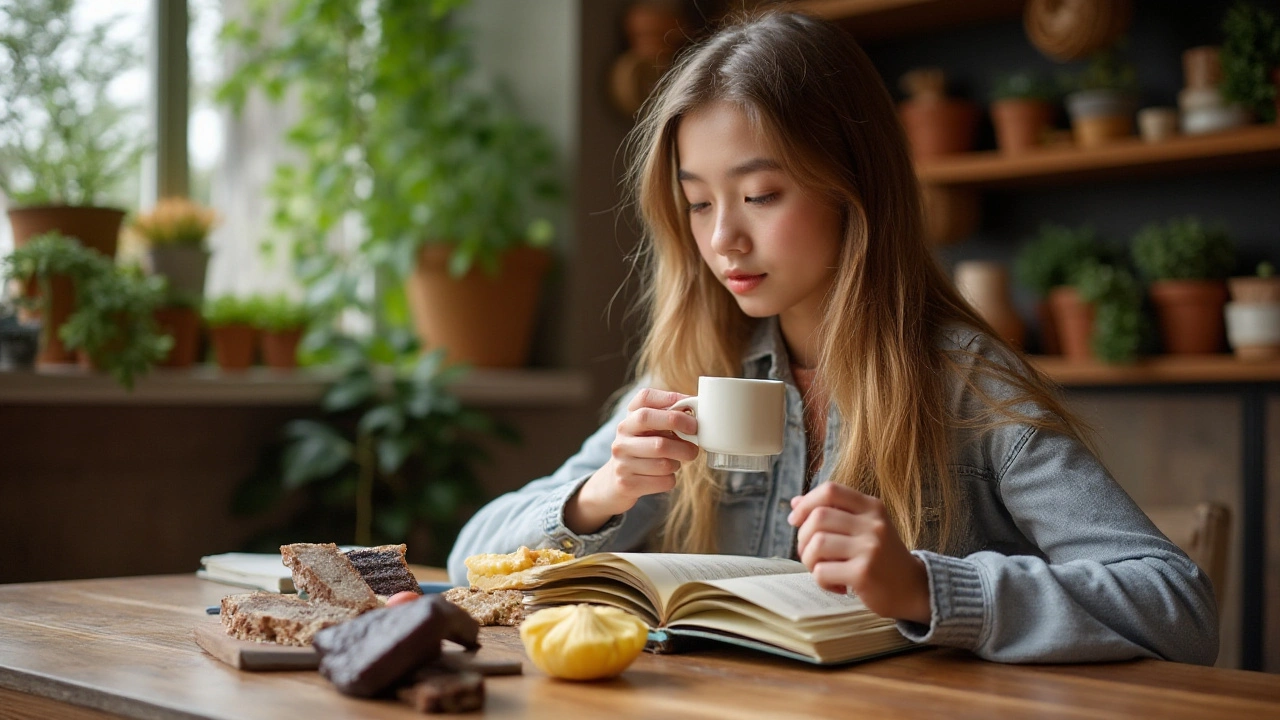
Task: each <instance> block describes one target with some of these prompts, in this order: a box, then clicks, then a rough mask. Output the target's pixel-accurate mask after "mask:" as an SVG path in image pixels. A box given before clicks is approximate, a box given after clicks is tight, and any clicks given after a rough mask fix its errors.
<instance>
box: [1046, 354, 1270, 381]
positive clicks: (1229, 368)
mask: <svg viewBox="0 0 1280 720" xmlns="http://www.w3.org/2000/svg"><path fill="white" fill-rule="evenodd" d="M1030 360H1031V362H1032V364H1033V365H1035V366H1036V367H1037V368H1038V369H1039V370H1040V371H1041V372H1043V373H1045V374H1046V375H1048V376H1049V377H1051V378H1053V380H1055V381H1056V382H1058V383H1059V384H1060V385H1063V386H1066V387H1072V386H1098V385H1177V384H1184V385H1191V384H1216V383H1224V384H1227V383H1276V382H1280V359H1275V360H1261V361H1243V360H1237V359H1236V357H1235V356H1234V355H1225V354H1223V355H1159V356H1155V357H1150V358H1145V359H1143V360H1141V361H1139V362H1138V363H1136V364H1134V365H1106V364H1103V363H1100V362H1097V361H1073V360H1067V359H1065V358H1062V357H1056V356H1048V355H1032V356H1030Z"/></svg>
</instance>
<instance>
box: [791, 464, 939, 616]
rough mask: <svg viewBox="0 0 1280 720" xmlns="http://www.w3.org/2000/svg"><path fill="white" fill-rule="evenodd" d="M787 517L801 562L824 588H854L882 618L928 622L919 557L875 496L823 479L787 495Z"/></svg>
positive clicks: (926, 591)
mask: <svg viewBox="0 0 1280 720" xmlns="http://www.w3.org/2000/svg"><path fill="white" fill-rule="evenodd" d="M787 522H789V523H791V525H793V526H795V527H797V528H799V534H798V536H797V542H796V548H797V550H796V551H797V552H798V553H799V555H800V561H801V562H803V563H804V564H805V567H807V568H809V572H811V573H813V577H814V579H815V580H817V581H818V584H819V585H821V586H822V587H823V588H824V589H826V590H829V591H831V592H837V593H844V592H847V591H853V592H854V593H856V594H857V596H858V597H859V598H861V599H862V602H863V603H865V604H866V606H867V608H868V609H870V610H871V611H872V612H874V613H876V614H877V615H880V616H882V617H889V618H894V619H897V620H910V621H913V622H918V623H921V624H925V625H927V624H929V620H930V618H931V617H932V611H931V610H930V607H929V577H928V573H927V571H926V569H925V565H924V561H922V560H921V559H920V558H917V557H916V556H914V555H912V554H911V552H910V551H908V550H907V547H906V545H904V544H903V542H902V539H901V538H900V537H899V536H898V531H897V530H896V529H894V527H893V523H892V522H890V521H889V515H888V513H887V512H886V511H885V509H884V505H883V504H882V503H881V502H880V501H879V500H877V499H876V498H873V497H871V496H870V495H865V494H863V493H860V492H858V491H857V490H854V489H852V488H847V487H845V486H843V485H837V484H835V483H823V484H822V485H820V486H818V487H817V488H815V489H814V490H812V491H810V492H809V493H808V494H806V495H802V496H799V497H794V498H792V499H791V514H790V515H789V516H788V517H787Z"/></svg>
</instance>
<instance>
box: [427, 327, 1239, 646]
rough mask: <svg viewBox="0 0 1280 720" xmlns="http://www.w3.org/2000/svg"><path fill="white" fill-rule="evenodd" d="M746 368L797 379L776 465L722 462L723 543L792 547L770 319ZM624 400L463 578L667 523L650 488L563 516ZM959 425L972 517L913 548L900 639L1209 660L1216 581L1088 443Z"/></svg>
mask: <svg viewBox="0 0 1280 720" xmlns="http://www.w3.org/2000/svg"><path fill="white" fill-rule="evenodd" d="M941 342H942V343H943V346H944V348H945V349H948V350H951V351H957V350H959V351H962V352H960V353H958V354H957V355H956V357H957V358H958V359H959V360H960V361H961V362H962V363H964V362H966V361H965V358H966V357H969V358H970V359H969V360H968V361H967V362H968V364H969V367H972V363H973V360H972V357H971V355H968V354H966V353H976V354H980V355H982V356H984V357H988V358H991V359H994V360H996V361H997V362H1004V363H1006V364H1008V363H1009V362H1015V363H1016V362H1017V361H1016V360H1012V359H1010V358H1008V357H1005V356H1004V355H1002V354H1001V353H1002V351H1001V350H999V349H998V346H996V345H995V344H994V343H991V342H990V340H989V339H988V338H986V337H985V336H984V335H982V334H979V333H976V332H974V331H972V330H968V329H964V328H953V329H950V330H949V331H948V332H945V333H944V334H943V337H942V338H941ZM743 376H744V377H749V378H769V379H774V380H783V381H784V382H786V383H787V387H786V394H787V401H786V408H787V422H786V440H785V446H784V449H783V452H782V454H781V455H779V456H777V457H776V458H775V459H774V463H773V468H772V470H771V471H769V472H764V473H734V472H731V473H728V474H727V477H726V482H725V489H724V493H723V497H722V499H721V505H720V517H719V541H720V546H719V549H720V552H723V553H731V554H739V555H754V556H760V557H770V556H777V557H794V553H795V550H794V538H795V528H793V527H791V526H790V525H788V524H787V515H788V514H789V513H790V512H791V506H790V502H789V501H790V499H791V498H792V497H793V496H796V495H799V494H801V493H802V492H803V489H804V488H803V484H804V478H805V452H806V449H805V448H806V445H805V437H804V435H805V429H804V421H803V417H802V406H801V397H800V392H799V390H797V388H796V386H795V383H794V381H793V380H792V377H791V372H790V367H789V362H788V359H787V352H786V349H785V346H784V345H783V343H782V339H781V334H780V332H779V329H778V324H777V320H776V318H770V319H768V320H763V321H761V322H760V324H759V326H758V328H757V331H756V333H755V336H754V337H753V339H752V342H751V344H750V346H749V349H748V351H747V353H746V354H745V356H744V357H743ZM978 384H979V385H980V386H982V388H983V390H984V391H985V392H987V393H988V394H990V395H993V396H994V397H997V398H999V397H1001V396H1002V395H1003V396H1006V397H1007V396H1008V395H1009V393H1010V392H1011V391H1010V390H1009V389H1008V388H1006V387H1000V386H994V385H992V384H991V382H990V381H988V380H986V379H985V378H978ZM627 400H629V398H627V399H626V400H624V401H623V402H622V403H621V404H620V407H619V408H618V409H617V411H616V412H615V413H614V415H613V417H611V418H610V419H609V420H608V422H606V423H605V424H604V425H603V426H602V427H601V428H600V429H599V430H597V431H596V432H595V433H594V434H593V435H591V437H589V438H587V440H586V442H585V443H583V445H582V448H581V449H580V450H579V451H578V453H577V454H575V455H574V456H573V457H571V458H569V460H568V461H566V462H565V464H564V465H562V466H561V467H560V469H558V470H556V471H555V472H554V473H553V474H552V475H550V476H548V477H545V478H542V479H540V480H536V481H534V482H531V483H529V484H528V485H526V486H525V487H524V488H522V489H520V490H518V491H515V492H511V493H508V494H506V495H503V496H501V497H499V498H497V499H495V500H494V501H492V502H491V503H489V504H488V505H486V506H485V507H484V508H482V509H481V510H480V511H479V512H478V513H477V514H476V515H475V517H473V518H472V519H471V520H470V521H469V522H468V523H467V525H466V527H464V528H463V530H462V532H461V534H460V535H459V536H458V540H457V543H456V544H455V545H454V548H453V551H452V553H451V554H450V556H449V575H450V577H451V578H452V579H453V581H454V582H458V583H463V582H465V578H466V567H465V566H464V565H463V559H464V558H466V557H468V556H470V555H473V554H476V553H482V552H497V553H505V552H511V551H514V550H515V549H516V548H517V547H519V546H521V545H527V546H529V547H556V548H560V549H562V550H566V551H568V552H571V553H573V554H575V555H584V554H587V553H593V552H601V551H634V550H640V549H642V548H643V547H644V545H645V543H646V541H647V540H648V539H649V537H650V535H651V533H652V532H653V531H655V530H656V529H657V528H658V527H659V526H660V525H661V521H662V517H663V513H664V512H665V509H666V502H667V499H666V496H665V495H648V496H645V497H643V498H641V499H640V501H639V502H637V503H636V505H635V506H634V507H633V508H632V509H631V510H628V511H627V512H626V513H624V514H622V515H619V516H615V517H614V518H612V519H611V520H609V521H608V522H607V523H606V524H605V525H604V526H603V527H602V528H600V529H599V530H598V531H596V532H594V533H591V534H589V535H578V534H576V533H574V532H573V531H571V530H570V529H569V528H567V527H566V526H565V524H564V507H565V504H566V502H567V501H568V500H569V498H571V497H572V496H573V495H574V493H576V492H577V490H578V488H579V487H581V486H582V484H583V483H584V482H586V480H587V479H588V478H589V477H591V475H592V474H593V473H594V472H595V471H596V470H597V469H599V468H600V467H602V466H603V465H604V464H605V462H607V461H608V459H609V457H610V450H611V445H612V443H613V439H614V436H615V434H616V430H617V426H618V423H619V422H621V420H622V418H623V416H624V415H625V414H626V402H627ZM951 402H952V403H953V407H952V410H953V411H955V412H957V413H958V414H959V416H960V417H973V416H974V415H975V414H976V413H977V412H978V411H980V410H981V409H982V405H981V403H980V401H979V399H978V397H977V396H976V394H975V393H974V392H973V391H972V390H971V389H969V388H968V387H967V385H966V384H965V383H963V382H959V381H957V382H956V383H955V387H953V388H952V392H951ZM1019 409H1020V410H1021V411H1023V412H1026V413H1028V414H1032V415H1034V414H1035V413H1036V412H1043V410H1040V409H1038V408H1034V407H1033V408H1027V407H1021V408H1019ZM839 429H840V417H839V414H838V413H837V412H836V411H835V409H834V405H833V406H831V408H829V410H828V419H827V434H826V438H825V441H824V457H826V458H827V462H825V463H824V464H823V467H822V469H821V470H820V471H819V473H818V475H817V477H815V478H814V479H813V485H814V486H815V487H816V486H817V484H818V483H822V482H826V481H827V480H828V474H829V472H830V469H831V468H832V467H833V466H834V465H835V463H834V462H833V459H834V458H835V457H836V456H837V454H838V453H839V449H838V447H837V444H836V443H837V439H838V437H839ZM954 432H955V433H956V435H955V442H954V443H953V446H954V448H955V450H954V462H953V465H952V470H953V472H954V476H955V481H956V482H957V483H958V488H959V492H960V497H961V501H962V502H964V503H965V508H966V509H965V513H964V516H965V517H964V518H962V521H963V522H964V524H965V526H966V527H965V529H964V530H963V531H962V532H961V534H960V538H961V541H960V542H959V543H958V545H959V547H957V548H955V549H954V550H952V552H953V553H954V554H953V555H942V554H939V553H935V552H930V551H926V550H915V551H913V553H914V554H915V555H916V556H917V557H919V558H920V559H921V560H923V562H924V564H925V567H926V568H927V572H928V577H929V592H930V595H931V601H930V604H931V609H932V619H931V621H930V623H929V624H928V625H922V624H916V623H911V622H899V623H898V628H899V630H901V631H902V632H903V634H904V635H906V636H907V637H908V638H910V639H912V640H914V641H916V642H921V643H931V644H937V645H948V646H953V647H960V648H965V649H968V650H971V651H973V652H975V653H976V654H978V655H979V656H981V657H984V658H987V659H991V660H998V661H1003V662H1087V661H1101V660H1120V659H1125V658H1133V657H1156V658H1163V659H1167V660H1175V661H1181V662H1194V663H1203V664H1212V663H1213V662H1214V660H1215V658H1216V657H1217V653H1218V616H1217V607H1216V605H1215V601H1214V597H1213V590H1212V587H1211V586H1210V584H1209V581H1208V579H1207V578H1206V576H1205V575H1204V573H1203V572H1201V570H1200V569H1199V568H1198V567H1197V566H1196V565H1195V563H1193V562H1192V561H1191V560H1190V559H1189V558H1187V556H1186V555H1185V554H1184V553H1183V552H1182V551H1181V550H1179V549H1178V548H1177V546H1175V545H1174V544H1173V543H1171V542H1170V541H1169V540H1168V539H1167V538H1165V537H1164V536H1163V535H1161V534H1160V532H1159V531H1158V530H1156V528H1155V526H1154V525H1152V524H1151V521H1150V520H1149V519H1147V517H1146V516H1145V515H1144V514H1143V513H1142V511H1141V510H1139V509H1138V507H1137V506H1136V505H1135V504H1134V502H1133V501H1132V499H1130V497H1129V496H1128V495H1127V494H1126V493H1125V492H1124V490H1122V489H1121V488H1120V486H1119V485H1117V484H1116V482H1115V481H1114V480H1113V479H1112V478H1111V476H1110V475H1109V474H1108V472H1107V470H1106V469H1105V468H1104V467H1103V466H1102V464H1101V463H1100V462H1099V461H1098V459H1097V458H1096V457H1095V456H1094V455H1093V454H1092V453H1091V452H1089V450H1088V449H1087V448H1085V447H1084V446H1083V445H1081V444H1080V443H1079V442H1077V441H1076V440H1074V439H1071V438H1069V437H1066V436H1063V435H1060V434H1055V433H1051V432H1047V431H1043V430H1037V429H1035V428H1033V427H1030V426H1026V425H1007V426H1004V427H1001V428H998V429H995V430H992V431H987V432H984V433H977V432H973V431H969V432H968V434H965V433H964V431H961V430H955V431H954Z"/></svg>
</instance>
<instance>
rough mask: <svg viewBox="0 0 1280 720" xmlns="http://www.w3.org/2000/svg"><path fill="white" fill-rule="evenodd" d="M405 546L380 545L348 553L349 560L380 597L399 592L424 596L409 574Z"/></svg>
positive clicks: (411, 574) (415, 580)
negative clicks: (405, 558)
mask: <svg viewBox="0 0 1280 720" xmlns="http://www.w3.org/2000/svg"><path fill="white" fill-rule="evenodd" d="M404 551H405V546H404V545H403V544H401V545H379V546H377V547H371V548H362V549H360V550H349V551H347V559H348V560H350V561H351V564H352V565H354V566H355V567H356V572H358V573H360V577H362V578H364V581H365V582H366V583H367V584H368V585H369V587H370V588H371V589H372V590H373V591H374V592H375V593H377V594H379V595H395V594H396V593H398V592H413V593H417V594H419V595H421V594H422V588H421V587H419V586H418V581H417V579H415V578H414V577H413V573H411V572H409V566H408V565H407V564H406V563H405V561H404Z"/></svg>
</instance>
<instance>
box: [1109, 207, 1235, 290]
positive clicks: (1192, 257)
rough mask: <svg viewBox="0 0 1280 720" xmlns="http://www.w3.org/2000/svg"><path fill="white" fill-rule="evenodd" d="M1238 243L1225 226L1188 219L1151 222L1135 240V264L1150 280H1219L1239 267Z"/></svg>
mask: <svg viewBox="0 0 1280 720" xmlns="http://www.w3.org/2000/svg"><path fill="white" fill-rule="evenodd" d="M1235 260H1236V255H1235V242H1234V241H1232V239H1231V236H1230V235H1228V234H1227V231H1226V229H1225V228H1223V227H1222V226H1209V225H1205V224H1204V223H1203V222H1202V221H1201V220H1200V219H1199V218H1197V217H1194V216H1190V215H1189V216H1186V217H1182V218H1174V219H1172V220H1169V221H1168V222H1166V223H1164V224H1161V223H1148V224H1147V225H1144V226H1143V227H1142V228H1141V229H1140V230H1139V231H1138V233H1137V234H1136V235H1135V236H1134V238H1133V262H1134V264H1135V265H1136V266H1137V268H1138V270H1139V271H1140V272H1141V273H1142V275H1143V277H1145V278H1146V279H1147V280H1149V281H1151V280H1219V279H1222V278H1225V277H1227V276H1228V275H1230V274H1231V271H1232V269H1233V268H1234V267H1235Z"/></svg>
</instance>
